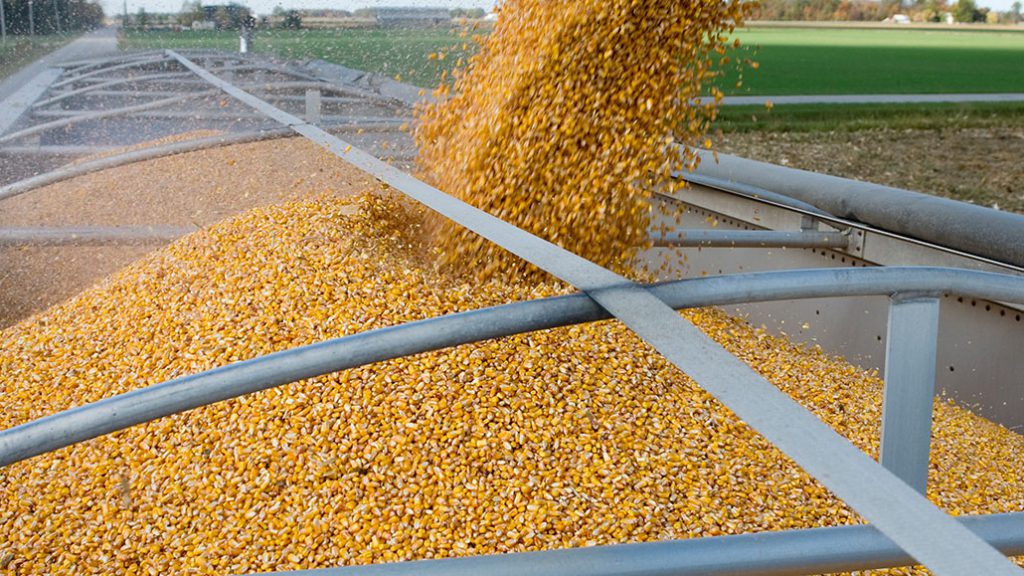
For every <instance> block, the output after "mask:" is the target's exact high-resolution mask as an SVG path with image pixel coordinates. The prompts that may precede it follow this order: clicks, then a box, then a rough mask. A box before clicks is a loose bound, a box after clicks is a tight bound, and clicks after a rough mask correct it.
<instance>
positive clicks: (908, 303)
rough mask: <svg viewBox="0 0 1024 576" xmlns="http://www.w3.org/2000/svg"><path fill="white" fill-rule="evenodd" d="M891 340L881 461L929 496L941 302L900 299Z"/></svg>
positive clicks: (894, 303)
mask: <svg viewBox="0 0 1024 576" xmlns="http://www.w3.org/2000/svg"><path fill="white" fill-rule="evenodd" d="M886 338H887V340H886V352H885V400H884V402H883V406H882V449H881V455H880V457H879V461H880V462H881V463H882V466H885V467H886V468H888V469H889V470H891V471H892V473H893V474H895V475H896V476H898V477H900V478H902V479H903V481H904V482H906V483H907V484H909V485H910V486H912V487H913V488H914V489H916V490H917V491H918V492H920V493H922V494H924V493H925V489H926V488H927V485H928V454H929V453H930V450H931V440H932V397H933V396H934V395H935V355H936V346H937V343H938V338H939V299H938V298H937V297H936V296H934V295H930V294H919V293H905V294H896V295H894V296H893V297H892V298H891V304H890V306H889V328H888V335H887V336H886Z"/></svg>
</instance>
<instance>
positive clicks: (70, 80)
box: [53, 54, 167, 88]
mask: <svg viewBox="0 0 1024 576" xmlns="http://www.w3.org/2000/svg"><path fill="white" fill-rule="evenodd" d="M161 62H167V56H166V55H164V54H159V55H158V56H157V57H156V58H149V59H142V60H132V61H129V62H125V63H123V64H115V65H113V66H108V67H106V68H100V69H98V70H91V71H89V72H82V73H80V74H73V75H72V74H66V75H65V77H64V78H62V79H61V80H60V81H59V82H57V83H56V84H54V85H53V87H54V88H60V87H61V86H67V85H69V84H74V83H75V82H80V81H82V80H85V79H88V78H93V77H95V76H99V75H101V74H106V73H108V72H114V71H116V70H123V69H126V68H135V67H137V66H147V65H149V64H159V63H161Z"/></svg>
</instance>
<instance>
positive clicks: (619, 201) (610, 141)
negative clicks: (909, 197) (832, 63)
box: [415, 0, 750, 277]
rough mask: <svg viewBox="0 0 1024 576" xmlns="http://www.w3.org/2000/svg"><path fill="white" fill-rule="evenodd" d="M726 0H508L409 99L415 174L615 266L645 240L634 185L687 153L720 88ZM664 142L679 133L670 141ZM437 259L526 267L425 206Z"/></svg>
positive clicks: (734, 1) (464, 267) (665, 174)
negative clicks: (414, 108)
mask: <svg viewBox="0 0 1024 576" xmlns="http://www.w3.org/2000/svg"><path fill="white" fill-rule="evenodd" d="M749 6H750V4H749V3H743V2H740V1H739V0H727V1H724V2H723V1H720V0H692V1H687V2H680V1H678V0H646V1H644V2H636V1H635V0H573V1H572V2H568V1H551V0H509V1H507V2H505V3H504V4H503V5H502V8H501V16H500V17H499V19H498V22H497V24H496V27H495V29H494V32H493V33H492V34H490V35H489V36H488V37H487V38H486V39H484V40H482V46H481V50H480V52H479V54H477V55H476V56H474V57H473V58H472V60H471V61H470V63H469V65H468V66H467V68H466V70H464V71H461V72H457V73H456V77H455V83H454V87H451V86H448V85H442V87H441V88H439V89H438V90H437V91H436V92H435V97H436V100H435V103H434V104H430V105H427V106H424V107H421V109H420V110H419V114H418V117H419V120H420V125H419V126H418V127H417V129H416V133H415V135H416V140H417V144H418V145H419V151H420V163H421V166H422V167H423V172H424V175H425V177H427V178H428V179H429V180H431V181H432V182H433V183H435V184H436V185H437V186H438V187H439V188H440V189H442V190H444V191H445V192H448V193H449V194H453V195H456V196H458V197H459V198H461V199H463V200H465V201H467V202H469V203H470V204H473V205H474V206H476V207H478V208H481V209H483V210H485V211H487V212H489V213H491V214H494V215H495V216H498V217H500V218H502V219H503V220H506V221H508V222H511V223H512V224H515V225H516V226H519V227H521V228H524V229H526V230H527V231H529V232H532V233H534V234H536V235H539V236H541V237H543V238H545V239H547V240H550V241H551V242H554V243H555V244H558V245H560V246H562V247H563V248H566V249H568V250H570V251H571V252H574V253H576V254H579V255H581V256H584V257H585V258H588V259H590V260H593V261H595V262H597V263H598V264H601V265H605V266H611V267H613V268H614V269H616V270H617V271H620V272H622V271H626V270H627V266H625V265H626V264H627V263H628V262H629V261H630V258H631V257H632V256H633V254H634V253H635V251H636V249H637V248H638V247H641V246H643V245H644V244H645V243H646V242H647V233H648V229H647V228H648V221H649V215H648V211H649V206H648V202H647V193H646V192H645V186H644V185H647V186H650V185H655V186H668V187H671V186H674V185H675V182H674V181H673V180H672V179H671V178H670V177H669V174H670V172H671V171H672V170H676V169H680V168H683V167H685V166H691V165H694V164H695V162H696V157H695V156H694V154H693V152H692V150H691V148H690V147H692V146H698V145H700V144H701V143H702V142H704V133H705V131H706V128H707V126H708V123H709V122H710V121H711V120H712V119H713V118H714V116H715V103H716V102H717V100H718V98H719V97H720V93H718V92H717V90H716V89H715V88H712V89H711V92H712V93H713V94H715V96H714V97H705V98H704V99H703V100H704V102H705V103H703V104H695V102H697V101H698V100H700V99H701V97H702V95H704V91H703V90H704V88H705V87H706V84H707V83H708V80H709V79H710V78H711V77H712V76H713V75H714V73H715V72H714V70H713V69H712V63H713V61H714V58H712V55H713V54H715V53H724V50H725V48H726V47H727V46H730V45H731V43H730V42H729V40H728V38H727V37H726V36H725V34H726V33H728V32H732V30H733V28H734V26H736V25H737V24H738V23H739V22H741V21H742V18H743V15H744V13H745V11H746V10H747V9H748V8H749ZM673 142H676V143H679V144H681V145H683V148H676V147H674V146H672V145H671V144H672V143H673ZM434 226H435V227H436V228H437V231H436V233H437V236H438V239H439V243H440V250H441V258H442V264H444V265H447V266H448V267H449V268H451V269H455V270H458V271H460V272H469V273H472V274H477V275H479V276H480V277H488V276H490V275H492V274H495V273H499V272H501V273H513V274H521V273H524V272H526V271H529V270H532V268H530V267H528V266H527V265H526V264H525V263H524V262H522V261H520V260H517V259H514V258H512V257H511V256H509V255H508V254H507V253H506V252H505V251H504V250H503V249H501V248H500V247H498V246H495V245H492V244H490V243H488V242H487V241H486V240H484V239H482V238H480V237H479V236H476V235H474V234H472V233H470V232H467V231H466V230H465V229H463V228H461V227H459V226H457V225H454V224H451V223H450V222H447V221H443V220H441V219H437V220H436V221H435V222H434Z"/></svg>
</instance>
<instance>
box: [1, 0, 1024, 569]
mask: <svg viewBox="0 0 1024 576" xmlns="http://www.w3.org/2000/svg"><path fill="white" fill-rule="evenodd" d="M743 10H744V8H742V7H741V6H740V4H739V3H738V2H737V1H729V2H725V3H722V2H719V1H718V0H697V1H694V2H678V1H675V0H650V1H648V2H636V1H634V0H580V1H578V2H573V3H571V5H570V4H569V3H566V2H548V1H546V0H508V1H507V2H506V3H505V9H504V15H503V17H502V19H501V20H500V21H499V25H498V27H497V29H496V30H495V33H494V35H493V36H492V37H491V39H490V40H488V41H487V42H486V44H485V45H484V47H483V52H482V53H481V54H482V56H481V57H480V58H479V59H478V60H476V61H475V62H474V66H473V68H472V70H471V72H469V73H467V74H466V75H463V76H460V77H459V78H458V79H457V82H456V90H457V93H454V94H448V93H444V92H443V91H442V93H440V94H439V96H440V97H441V99H440V101H439V104H438V105H437V106H434V107H430V108H427V109H425V110H423V111H422V117H423V119H424V120H425V123H424V125H423V126H422V127H421V128H419V129H418V132H417V137H418V139H419V141H420V144H421V146H422V151H423V159H424V161H425V163H426V164H425V165H426V166H428V167H429V175H430V177H431V178H432V179H433V180H434V181H435V182H436V183H437V184H438V185H439V186H440V187H441V188H442V189H445V190H446V191H451V192H454V193H456V194H458V195H460V196H461V197H463V198H465V199H467V200H469V201H471V202H472V203H474V204H476V205H478V206H480V207H482V208H484V209H486V210H488V211H490V212H492V213H494V214H496V215H498V216H501V217H503V218H505V219H507V220H509V221H511V222H513V223H515V224H518V225H520V226H523V227H525V228H526V229H528V230H531V231H533V232H536V233H538V234H541V235H542V236H544V237H546V238H548V239H551V240H553V241H555V242H557V243H560V244H562V245H563V246H565V247H567V248H569V249H571V250H573V251H576V252H578V253H580V254H583V255H585V256H587V257H589V258H591V259H594V260H596V261H598V262H600V263H602V264H608V265H612V266H616V267H621V266H622V265H623V264H624V263H625V262H626V261H627V260H628V258H629V256H630V254H631V252H632V250H634V249H635V248H636V247H638V246H640V245H642V244H643V241H644V238H645V236H646V233H647V231H646V226H647V219H646V210H647V208H646V204H645V202H644V199H643V195H642V194H641V193H640V192H639V188H638V187H636V182H638V181H640V180H643V179H645V178H653V179H654V181H655V183H659V182H662V181H663V180H664V177H665V176H666V174H667V171H668V170H669V169H670V168H672V167H675V166H677V165H679V164H681V163H682V164H685V163H686V162H687V161H689V160H692V158H691V157H690V156H688V154H687V153H682V154H681V155H680V154H677V153H675V152H672V151H671V150H669V149H668V148H667V144H668V142H669V141H670V140H673V139H674V140H680V141H682V142H683V143H685V144H693V143H694V141H693V140H694V139H695V138H697V135H698V134H700V133H701V132H702V131H703V128H704V127H705V126H706V122H707V121H708V119H709V118H710V117H711V116H713V114H714V108H713V106H710V107H690V106H681V105H680V103H682V102H685V101H687V100H689V99H691V98H694V97H696V96H698V95H699V89H700V86H701V82H702V81H703V80H704V79H705V78H706V77H707V75H708V74H709V73H710V71H709V70H710V68H709V66H710V62H709V60H708V53H709V52H711V51H714V50H717V49H720V48H721V47H722V43H723V42H724V41H725V39H724V38H723V37H721V36H719V33H720V32H723V31H726V30H728V29H730V27H731V26H732V25H733V23H735V22H736V21H737V20H738V19H739V18H740V17H741V15H742V11H743ZM681 126H683V127H687V128H686V129H685V130H683V131H682V132H680V131H678V130H679V128H680V127H681ZM422 222H424V219H423V214H421V213H420V212H418V211H416V210H415V209H412V208H409V207H408V206H406V205H404V204H402V203H400V202H397V201H395V200H394V199H392V198H389V197H384V196H381V195H371V194H367V195H364V196H362V197H360V198H355V199H349V200H342V199H338V198H334V197H327V196H325V197H323V198H321V199H318V200H308V201H295V202H291V203H286V204H282V205H279V206H273V207H267V208H261V209H256V210H253V211H251V212H248V213H246V214H243V215H241V216H239V217H236V218H233V219H230V220H227V221H225V222H222V223H220V224H217V225H214V226H212V227H210V228H208V229H206V230H203V231H200V232H197V233H195V234H193V235H191V236H189V237H186V238H184V239H182V240H180V241H178V242H177V243H175V244H173V245H172V246H170V247H169V248H167V249H165V250H162V251H160V252H157V253H154V254H151V255H150V256H148V257H146V258H144V259H143V260H141V261H139V262H137V263H136V264H133V265H132V266H130V267H128V268H126V269H125V270H123V271H122V272H120V273H118V274H116V275H114V276H113V277H110V278H109V279H107V280H105V281H104V282H102V283H101V284H99V285H98V286H96V287H95V288H93V289H90V290H88V291H86V292H84V293H83V294H81V295H80V296H78V297H76V298H74V299H72V300H70V301H68V302H66V303H64V304H62V305H60V306H57V307H55V308H52V309H50V310H49V311H47V312H44V313H42V314H40V315H38V316H35V317H33V318H30V319H28V320H27V321H25V322H23V323H21V324H19V325H16V326H14V327H12V328H10V329H7V330H5V331H3V332H0V397H2V399H3V410H2V411H0V428H8V427H11V426H15V425H18V424H21V423H24V422H27V421H29V420H32V419H35V418H39V417H42V416H45V415H48V414H52V413H54V412H57V411H60V410H64V409H67V408H70V407H73V406H77V405H81V404H84V403H87V402H92V401H95V400H98V399H101V398H104V397H107V396H111V395H114V394H118V393H122V392H126V391H129V390H132V389H136V388H139V387H142V386H147V385H151V384H155V383H158V382H162V381H164V380H167V379H169V378H173V377H176V376H181V375H185V374H190V373H194V372H197V371H200V370H204V369H209V368H213V367H216V366H221V365H224V364H227V363H230V362H234V361H238V360H244V359H248V358H252V357H255V356H258V355H262V354H267V353H270V352H274V351H278V350H283V349H287V348H291V347H294V346H299V345H303V344H309V343H313V342H318V341H323V340H325V339H328V338H335V337H341V336H345V335H350V334H356V333H359V332H363V331H366V330H369V329H373V328H379V327H383V326H388V325H394V324H399V323H403V322H407V321H411V320H418V319H423V318H428V317H433V316H437V315H441V314H447V313H452V312H457V311H463V310H469V309H475V308H479V307H483V306H488V305H495V304H502V303H506V302H510V301H515V300H525V299H531V298H538V297H543V296H548V295H552V294H556V293H559V292H561V291H564V290H565V288H564V287H562V286H561V285H558V284H554V283H550V282H545V281H543V280H538V279H537V278H536V277H534V276H531V275H529V274H523V273H524V272H527V271H528V269H527V268H526V267H525V266H524V265H523V264H522V263H521V262H518V261H513V260H512V259H510V258H509V257H508V256H506V255H505V254H504V253H503V252H502V251H501V250H499V249H497V248H494V247H491V246H489V245H486V244H484V243H483V241H482V240H479V239H477V238H475V237H472V236H470V235H468V234H465V233H463V232H460V231H458V230H457V229H455V228H453V227H448V226H446V225H443V224H439V223H438V222H436V221H435V222H432V223H430V226H433V227H435V228H438V234H439V235H438V238H439V240H440V247H441V253H442V257H443V260H442V261H443V262H444V263H445V264H448V265H457V266H450V267H451V268H462V269H468V270H472V269H474V267H476V271H478V272H481V274H480V276H479V277H478V278H471V277H470V276H467V275H453V274H447V273H444V272H442V271H438V270H437V269H436V267H435V265H434V260H433V255H434V254H433V250H434V249H435V247H434V246H433V245H430V244H428V243H425V242H424V241H423V240H422V237H423V236H424V235H425V234H424V227H425V226H426V225H425V224H422ZM496 273H497V274H496ZM686 315H687V317H688V318H690V319H691V320H692V321H693V322H695V323H696V324H697V325H698V326H700V327H701V328H702V329H703V330H704V331H706V332H707V333H708V334H709V335H711V336H712V337H713V338H715V339H716V340H718V341H719V342H721V343H722V344H723V345H724V346H725V347H726V348H727V349H729V350H730V351H731V352H733V353H734V354H737V355H738V356H739V357H741V358H742V359H743V360H745V361H746V362H748V363H749V364H750V365H751V366H753V367H754V368H755V369H756V370H758V371H759V372H760V373H761V374H763V375H764V376H765V377H766V378H768V379H769V380H770V381H771V382H773V383H775V384H777V385H778V386H779V387H780V388H782V389H783V390H785V391H786V392H787V393H789V394H790V395H792V396H793V397H794V398H795V399H797V400H798V401H799V402H801V403H802V404H803V405H804V406H806V407H807V408H808V409H810V410H812V411H813V412H814V413H815V414H817V415H818V416H819V417H821V418H822V419H824V420H825V421H826V422H828V423H829V424H830V425H832V426H834V427H835V428H836V429H837V430H839V431H840V432H841V433H843V434H845V435H846V436H847V437H848V438H850V440H851V441H853V442H854V443H856V444H857V445H858V446H860V447H861V448H862V449H864V450H866V451H868V452H869V453H872V454H875V453H877V449H878V446H877V445H878V433H879V421H880V404H881V392H882V383H881V382H880V381H879V380H878V379H877V378H876V377H875V376H874V375H873V374H870V373H866V372H864V371H862V370H860V369H857V368H855V367H853V366H851V365H850V364H847V363H845V362H843V361H841V360H839V359H835V358H831V357H828V356H827V355H825V354H823V353H822V352H821V351H820V350H817V349H806V348H799V347H796V346H793V345H791V344H790V343H788V342H786V341H785V340H781V339H778V338H775V337H772V336H770V335H768V334H766V333H764V332H763V331H760V330H756V329H753V328H751V327H750V326H748V325H746V324H745V323H743V322H742V321H739V320H736V319H733V318H730V317H728V316H726V315H725V314H723V313H721V312H719V311H715V310H697V311H690V312H687V313H686ZM935 409H936V411H935V443H934V451H933V456H932V473H931V478H930V480H931V484H930V488H929V490H930V496H931V497H932V498H933V499H934V500H935V501H936V502H938V503H939V504H941V505H942V506H944V507H945V508H946V509H947V510H949V511H951V512H953V513H957V514H959V513H968V512H978V513H980V512H998V511H1010V510H1014V509H1019V508H1020V506H1021V504H1020V502H1021V500H1020V495H1021V494H1024V438H1022V437H1021V436H1019V435H1016V434H1013V433H1011V432H1009V431H1008V430H1006V429H1005V428H1002V427H999V426H997V425H995V424H992V423H990V422H987V421H985V420H983V419H981V418H979V417H977V416H974V415H972V414H971V413H969V412H967V411H965V410H962V409H960V408H958V407H955V406H953V405H951V404H948V403H943V402H937V403H936V407H935ZM857 521H858V518H857V517H856V516H855V515H854V514H852V513H851V512H850V511H849V510H848V509H847V508H846V507H845V506H844V505H843V504H842V503H841V502H839V501H837V500H836V499H835V498H834V497H833V496H831V495H830V494H829V493H828V492H827V491H826V490H824V489H823V488H822V487H821V486H820V485H819V484H818V483H816V482H815V481H813V480H812V479H810V478H809V477H808V476H807V475H806V474H804V473H803V472H802V471H801V470H799V469H798V468H796V467H795V466H794V465H793V464H792V463H791V462H790V461H789V460H788V459H787V458H786V457H784V456H783V455H782V454H780V453H779V452H778V451H777V450H776V449H775V448H773V447H772V446H771V445H770V444H769V443H767V442H766V441H765V440H764V439H762V438H760V437H759V436H757V435H756V434H754V433H753V432H752V431H751V430H750V429H749V428H748V427H747V426H746V425H745V424H744V423H742V422H740V421H738V420H737V419H736V418H735V416H733V415H732V414H731V413H730V412H729V411H728V410H726V409H725V408H723V407H722V406H721V405H720V404H719V403H718V402H716V401H715V400H714V399H713V398H711V397H710V396H709V395H708V394H706V393H705V392H703V391H702V390H700V389H699V388H697V387H696V386H695V385H694V384H693V382H692V381H691V380H689V379H688V378H687V377H686V376H685V375H683V374H681V373H679V372H678V371H677V370H676V369H674V368H673V367H672V366H670V365H669V364H668V363H667V362H666V361H664V360H663V359H662V358H661V357H660V356H659V355H658V354H656V353H653V352H652V351H651V350H650V349H649V348H648V347H647V346H646V345H645V344H644V343H643V342H641V341H640V340H639V339H638V338H637V337H635V336H634V335H633V334H632V333H631V332H629V331H628V330H627V329H625V328H624V327H622V326H621V325H620V324H618V323H616V322H602V323H595V324H589V325H583V326H575V327H568V328H562V329H557V330H550V331H546V332H539V333H534V334H527V335H521V336H516V337H510V338H505V339H501V340H495V341H490V342H483V343H478V344H474V345H467V346H460V347H457V348H454V349H450V350H444V351H439V352H434V353H429V354H421V355H418V356H415V357H411V358H403V359H399V360H394V361H391V362H386V363H382V364H378V365H373V366H367V367H364V368H360V369H354V370H350V371H346V372H342V373H337V374H331V375H328V376H324V377H320V378H316V379H313V380H310V381H305V382H299V383H296V384H292V385H289V386H284V387H281V388H277V389H273V390H269V391H266V392H262V393H258V394H253V395H250V396H247V397H244V398H239V399H236V400H232V401H228V402H224V403H221V404H218V405H214V406H209V407H205V408H202V409H197V410H193V411H191V412H188V413H185V414H181V415H177V416H174V417H170V418H165V419H162V420H159V421H155V422H152V423H149V424H146V425H142V426H138V427H135V428H131V429H129V430H125V431H122V432H119V433H116V434H112V435H109V436H106V437H102V438H98V439H95V440H93V441H89V442H86V443H83V444H79V445H76V446H73V447H70V448H68V449H64V450H60V451H57V452H55V453H51V454H47V455H44V456H40V457H37V458H33V459H31V460H28V461H25V462H21V463H18V464H15V465H12V466H9V467H6V468H3V469H0V570H3V571H7V572H9V573H12V574H67V573H111V574H178V573H197V574H230V573H238V572H255V571H267V570H285V569H300V568H314V567H328V566H337V565H343V564H357V563H370V562H386V561H397V560H410V559H421V558H440V557H449V556H459V555H470V554H484V553H495V552H509V551H526V550H541V549H552V548H562V547H570V546H588V545H594V544H611V543H619V542H634V541H649V540H658V539H668V538H687V537H697V536H710V535H718V534H731V533H741V532H750V531H759V530H771V529H783V528H794V527H812V526H824V525H834V524H846V523H852V522H857ZM910 572H913V571H912V570H902V571H894V573H910Z"/></svg>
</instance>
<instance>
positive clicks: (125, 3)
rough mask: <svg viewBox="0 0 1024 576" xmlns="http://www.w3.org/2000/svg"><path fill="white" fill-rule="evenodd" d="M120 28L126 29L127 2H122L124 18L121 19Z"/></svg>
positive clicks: (126, 0)
mask: <svg viewBox="0 0 1024 576" xmlns="http://www.w3.org/2000/svg"><path fill="white" fill-rule="evenodd" d="M121 28H123V29H124V30H127V29H128V0H124V16H122V17H121Z"/></svg>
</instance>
